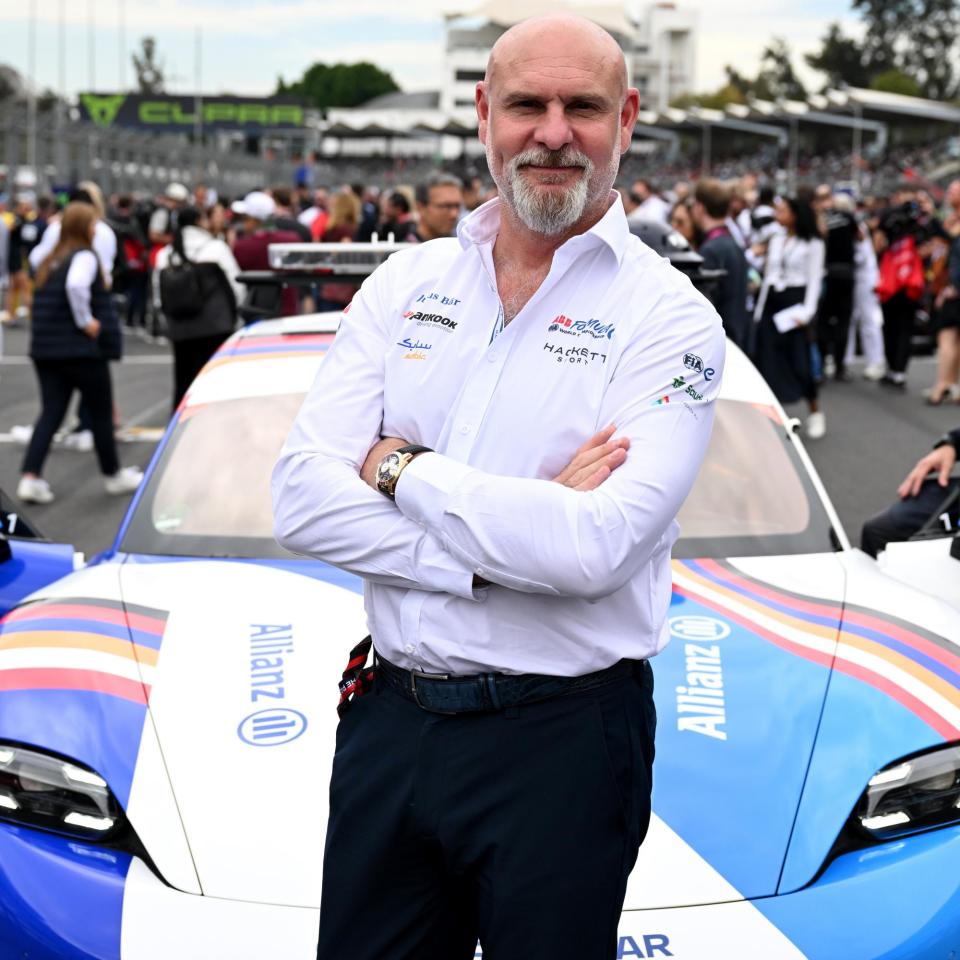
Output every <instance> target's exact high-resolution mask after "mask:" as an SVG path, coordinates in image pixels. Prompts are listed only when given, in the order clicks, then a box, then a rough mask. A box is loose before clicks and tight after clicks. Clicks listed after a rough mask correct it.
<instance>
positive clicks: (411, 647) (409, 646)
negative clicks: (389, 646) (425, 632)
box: [403, 643, 413, 653]
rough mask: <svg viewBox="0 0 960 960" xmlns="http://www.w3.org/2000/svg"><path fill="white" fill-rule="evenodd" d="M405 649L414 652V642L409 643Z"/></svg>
mask: <svg viewBox="0 0 960 960" xmlns="http://www.w3.org/2000/svg"><path fill="white" fill-rule="evenodd" d="M403 649H404V651H405V652H406V653H413V644H412V643H408V644H407V645H406V646H405V647H404V648H403Z"/></svg>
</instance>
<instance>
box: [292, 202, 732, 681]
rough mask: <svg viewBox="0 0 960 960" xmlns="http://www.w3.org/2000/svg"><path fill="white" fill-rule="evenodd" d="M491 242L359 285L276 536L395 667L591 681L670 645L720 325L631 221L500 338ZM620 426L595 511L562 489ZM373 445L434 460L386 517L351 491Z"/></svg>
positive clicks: (491, 206)
mask: <svg viewBox="0 0 960 960" xmlns="http://www.w3.org/2000/svg"><path fill="white" fill-rule="evenodd" d="M613 196H614V197H615V195H613ZM499 225H500V213H499V200H491V201H489V202H488V203H486V204H484V205H483V206H482V207H480V208H479V209H477V210H476V211H474V212H473V213H472V214H471V215H470V216H469V217H467V218H466V219H465V220H464V221H463V222H462V223H461V224H460V226H459V229H458V236H457V238H451V239H442V240H432V241H430V242H429V243H425V244H420V245H415V246H411V247H410V249H409V250H404V251H402V252H400V253H396V254H394V255H393V256H392V257H391V258H390V259H389V260H388V261H387V262H386V263H385V264H384V265H383V266H381V267H380V268H379V269H377V271H376V272H375V273H374V274H373V275H372V276H370V277H369V278H368V279H367V281H366V282H365V283H364V284H363V286H362V288H361V289H360V292H359V293H358V294H357V296H356V297H355V298H354V300H353V303H352V304H351V305H350V307H349V308H348V312H346V314H345V316H344V318H343V321H342V323H341V327H340V331H339V333H338V334H337V338H336V341H335V342H334V345H333V347H332V348H331V350H330V351H329V353H328V354H327V356H326V358H325V359H324V361H323V363H322V364H321V367H320V371H319V373H318V375H317V378H316V381H315V383H314V385H313V387H312V389H311V391H310V393H309V395H308V396H307V399H306V401H305V402H304V405H303V407H302V409H301V411H300V413H299V415H298V416H297V419H296V421H295V423H294V425H293V428H292V430H291V433H290V435H289V437H288V438H287V441H286V444H285V445H284V447H283V451H282V453H281V456H280V459H279V461H278V463H277V466H276V468H275V470H274V474H273V497H274V511H275V532H276V535H277V538H278V539H279V540H280V542H281V543H283V544H284V545H285V546H286V547H287V548H289V549H291V550H293V551H296V552H299V553H304V554H309V555H312V556H315V557H319V558H321V559H323V560H326V561H328V562H330V563H332V564H335V565H336V566H338V567H341V568H343V569H346V570H349V571H352V572H354V573H356V574H358V575H359V576H361V577H363V578H364V579H365V581H366V589H365V605H366V611H367V616H368V625H369V628H370V631H371V633H372V635H373V638H374V642H375V644H376V647H377V649H378V650H379V652H380V653H381V654H382V655H383V656H384V657H386V659H388V660H390V661H391V662H393V663H395V664H398V665H399V666H402V667H405V668H408V669H422V670H424V671H426V672H428V673H447V672H450V673H460V674H464V673H477V672H483V671H488V670H499V671H503V672H506V673H546V674H554V675H561V676H578V675H581V674H584V673H589V672H591V671H594V670H599V669H602V668H604V667H607V666H609V665H611V664H613V663H615V662H616V661H618V660H620V659H621V658H623V657H631V658H636V659H640V658H645V657H650V656H652V655H653V654H655V653H657V652H658V651H659V650H660V649H661V648H662V647H663V645H664V643H665V642H666V639H667V635H666V632H665V617H666V612H667V608H668V605H669V602H670V595H671V575H670V550H671V547H672V545H673V542H674V541H675V539H676V537H677V533H678V526H677V523H676V521H675V519H674V518H675V516H676V514H677V511H678V510H679V508H680V505H681V504H682V503H683V500H684V498H685V497H686V495H687V493H688V492H689V490H690V487H691V486H692V484H693V481H694V478H695V476H696V474H697V470H698V469H699V466H700V462H701V460H702V458H703V455H704V453H705V451H706V447H707V442H708V440H709V436H710V430H711V427H712V422H713V413H714V410H713V407H714V400H715V398H716V396H717V393H718V392H719V387H720V379H721V375H722V372H723V360H724V348H725V340H724V334H723V327H722V326H721V323H720V318H719V317H718V316H717V314H716V313H715V311H714V310H713V308H712V307H711V306H710V304H709V303H708V302H707V300H706V299H704V298H703V297H702V296H701V295H700V294H699V293H698V292H697V291H696V290H695V289H694V287H693V286H692V284H691V283H690V281H689V280H688V279H687V278H686V277H684V276H683V275H682V274H680V273H679V272H678V271H677V270H675V269H674V268H673V267H671V266H670V265H669V263H668V262H667V261H666V260H664V259H662V258H661V257H660V256H658V255H657V254H656V253H654V252H653V251H652V250H651V249H650V248H649V247H647V246H646V245H644V244H643V243H642V241H640V240H639V239H638V238H636V237H633V236H631V235H630V233H629V231H628V229H627V224H626V219H625V216H624V212H623V207H622V205H621V204H620V203H619V201H617V202H611V206H610V208H609V210H608V211H607V213H606V215H605V216H604V217H603V218H602V219H601V220H600V222H599V223H597V224H596V225H595V226H594V227H593V228H592V229H591V230H589V231H588V232H586V233H584V234H581V235H578V236H576V237H573V238H572V239H570V240H568V241H567V242H566V243H564V244H563V246H561V247H560V248H559V249H558V250H557V252H556V253H555V254H554V257H553V262H552V265H551V269H550V272H549V274H548V275H547V277H546V279H545V280H544V281H543V283H542V284H541V286H540V288H539V289H538V290H537V292H536V293H535V294H534V295H533V297H532V298H531V299H530V300H529V302H528V303H527V304H526V306H524V307H523V309H522V310H521V311H520V312H519V313H518V314H517V316H516V317H515V318H514V320H513V321H512V322H511V323H509V324H508V325H507V326H505V327H504V326H503V324H502V317H503V307H502V305H501V303H500V299H499V296H498V293H497V286H496V281H495V273H494V266H493V257H492V251H493V244H494V241H495V240H496V236H497V232H498V230H499ZM607 424H615V425H616V427H617V435H619V436H627V437H629V438H630V441H631V446H630V450H629V453H628V455H627V459H626V462H625V464H623V465H622V466H620V467H619V468H618V469H617V470H615V471H614V472H613V474H612V475H611V476H610V477H609V478H608V479H607V481H606V482H605V483H603V484H602V485H601V486H600V487H599V488H598V489H596V490H594V491H591V492H589V493H581V492H577V491H574V490H571V489H568V488H567V487H564V486H562V485H561V484H559V483H555V482H552V478H553V477H555V476H556V475H557V474H558V473H559V472H560V471H561V470H562V469H563V468H564V467H565V466H566V465H567V463H568V462H569V461H570V459H571V458H572V457H573V455H574V452H575V451H576V449H577V448H578V447H579V446H580V445H581V444H583V443H584V441H586V440H587V439H588V438H589V437H590V436H592V435H593V434H594V433H595V432H596V431H597V430H599V429H601V428H602V427H604V426H606V425H607ZM381 435H383V436H393V437H401V438H404V439H406V440H407V441H408V442H409V443H418V444H423V445H425V446H428V447H431V448H432V449H433V450H435V451H436V452H435V453H426V454H422V455H421V456H419V457H417V458H416V459H415V460H414V461H413V462H412V463H411V464H410V465H409V466H408V467H407V468H406V469H405V471H404V472H403V474H402V475H401V476H400V479H399V482H398V484H397V490H396V493H397V499H396V502H395V503H394V502H391V501H390V500H388V499H387V498H386V497H384V496H383V495H382V494H380V493H378V492H376V491H374V490H372V489H370V487H368V486H367V485H366V484H365V483H364V482H363V481H362V480H360V479H359V477H358V471H359V469H360V466H361V465H362V464H363V462H364V459H365V458H366V455H367V452H368V451H369V450H370V448H371V446H372V445H373V444H374V443H375V442H376V441H377V440H378V439H379V438H380V436H381ZM474 574H476V575H477V576H479V577H482V578H483V579H485V580H488V581H491V583H492V585H491V586H489V587H481V588H477V589H474V587H473V577H474ZM336 639H337V642H340V643H343V644H344V649H347V648H348V647H349V645H350V644H351V643H352V642H353V641H354V639H355V638H353V637H342V638H336Z"/></svg>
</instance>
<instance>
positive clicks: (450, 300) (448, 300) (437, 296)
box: [414, 293, 462, 307]
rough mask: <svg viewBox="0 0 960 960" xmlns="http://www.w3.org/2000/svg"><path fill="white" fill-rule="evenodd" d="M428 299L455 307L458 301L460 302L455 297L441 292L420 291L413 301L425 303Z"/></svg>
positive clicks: (459, 301)
mask: <svg viewBox="0 0 960 960" xmlns="http://www.w3.org/2000/svg"><path fill="white" fill-rule="evenodd" d="M428 300H436V301H437V302H438V303H441V304H442V305H443V306H445V307H455V306H456V305H457V304H458V303H462V301H461V300H458V299H457V298H456V297H448V296H446V295H445V294H441V293H421V294H420V296H419V297H417V299H416V300H414V303H426V302H427V301H428Z"/></svg>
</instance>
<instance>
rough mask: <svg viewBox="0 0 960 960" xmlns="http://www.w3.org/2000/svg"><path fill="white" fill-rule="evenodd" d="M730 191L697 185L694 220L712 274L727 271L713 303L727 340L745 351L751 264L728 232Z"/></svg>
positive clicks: (713, 183)
mask: <svg viewBox="0 0 960 960" xmlns="http://www.w3.org/2000/svg"><path fill="white" fill-rule="evenodd" d="M729 212H730V190H729V189H728V188H727V187H726V186H725V185H724V184H723V183H721V182H720V181H719V180H713V179H709V178H704V179H702V180H699V181H697V186H696V190H695V191H694V200H693V220H694V222H695V223H696V225H697V227H698V228H699V231H700V234H701V236H702V237H703V240H702V242H701V244H700V247H699V253H700V256H702V257H703V265H704V267H705V268H706V269H708V270H723V271H724V275H723V276H722V277H721V278H720V279H719V280H718V281H717V282H716V284H715V285H714V286H713V287H712V288H711V291H710V293H711V296H710V299H711V300H712V302H713V305H714V307H715V308H716V311H717V313H719V314H720V319H721V320H723V329H724V330H725V331H726V334H727V336H728V337H729V338H730V339H731V340H732V341H733V342H734V343H735V344H737V346H738V347H740V348H741V349H742V350H746V349H747V343H748V334H749V332H750V317H749V314H748V313H747V270H748V266H747V260H746V257H745V256H744V253H743V250H741V249H740V245H739V244H738V243H737V241H736V240H734V239H733V237H731V236H730V231H729V230H728V229H727V224H726V220H727V215H728V214H729Z"/></svg>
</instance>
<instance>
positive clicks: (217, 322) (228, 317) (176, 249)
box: [153, 208, 245, 410]
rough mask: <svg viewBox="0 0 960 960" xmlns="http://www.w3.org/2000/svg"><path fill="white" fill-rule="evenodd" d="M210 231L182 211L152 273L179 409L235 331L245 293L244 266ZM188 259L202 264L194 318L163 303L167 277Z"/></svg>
mask: <svg viewBox="0 0 960 960" xmlns="http://www.w3.org/2000/svg"><path fill="white" fill-rule="evenodd" d="M207 227H208V221H207V218H206V216H205V215H204V214H203V212H202V211H200V210H197V209H195V208H188V209H186V210H183V211H181V213H180V216H179V218H178V221H177V229H176V230H175V231H174V234H173V242H172V243H171V244H170V245H169V246H166V247H164V248H163V249H162V250H161V251H160V252H159V253H158V254H157V263H156V267H155V269H154V273H153V287H154V299H155V301H157V302H158V303H159V306H160V308H161V309H162V310H163V311H164V315H165V316H166V318H167V337H168V338H169V340H170V345H171V348H172V349H173V409H174V410H176V409H177V407H179V406H180V401H181V400H182V399H183V396H184V394H185V393H186V392H187V388H188V387H189V386H190V384H191V383H192V382H193V381H194V379H195V378H196V376H197V374H198V373H199V372H200V370H201V368H202V367H203V365H204V364H205V363H206V362H207V361H208V360H209V359H210V357H212V356H213V354H214V353H215V352H216V350H217V348H218V347H219V346H220V344H222V343H223V341H224V340H226V339H227V337H229V336H230V334H231V333H233V331H234V330H235V329H236V326H237V305H238V304H239V303H241V302H242V300H243V297H244V293H245V288H244V286H243V284H242V283H239V282H238V281H237V275H238V274H239V273H240V267H239V266H238V264H237V261H236V259H235V258H234V256H233V253H232V252H231V250H230V248H229V247H228V246H227V244H226V243H224V241H223V240H220V239H218V238H217V237H215V236H213V234H211V233H210V231H209V230H208V229H207ZM185 261H189V262H191V263H194V264H200V265H202V269H201V270H200V271H199V272H198V277H199V283H200V289H201V302H200V303H199V304H198V305H197V307H198V309H197V312H196V313H195V314H192V315H187V316H177V315H174V313H173V312H172V311H168V310H167V309H166V307H165V305H164V303H163V297H162V291H163V277H164V271H165V270H168V269H170V268H171V265H172V264H182V263H184V262H185Z"/></svg>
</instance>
